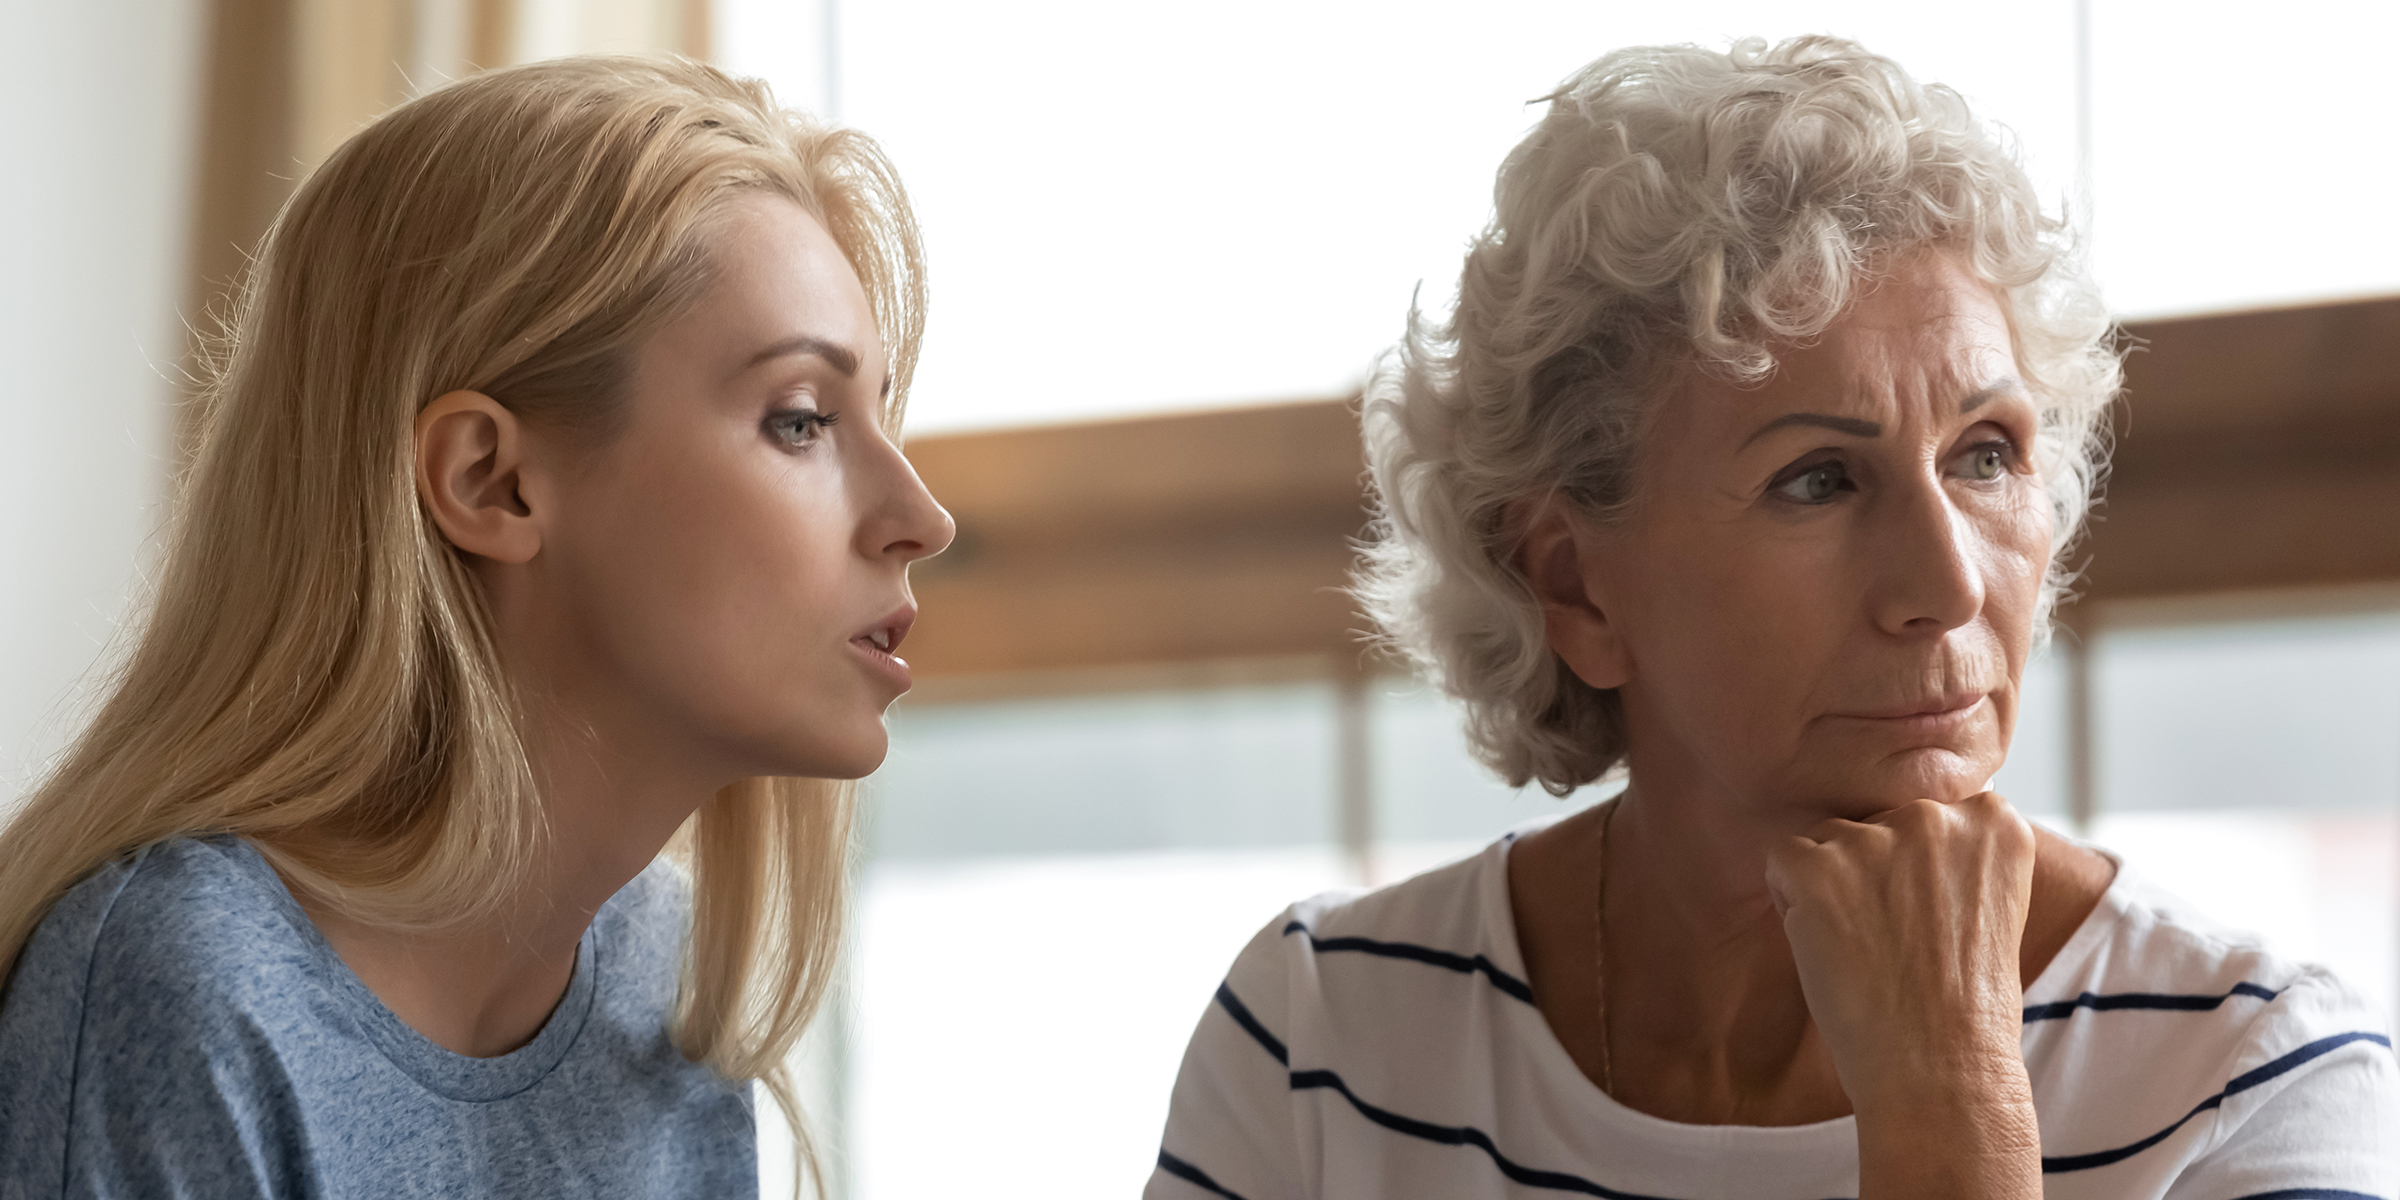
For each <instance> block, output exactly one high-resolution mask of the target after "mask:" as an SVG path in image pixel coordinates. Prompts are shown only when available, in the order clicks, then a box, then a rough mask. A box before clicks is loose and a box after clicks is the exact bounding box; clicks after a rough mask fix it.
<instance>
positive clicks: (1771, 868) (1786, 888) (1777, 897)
mask: <svg viewBox="0 0 2400 1200" xmlns="http://www.w3.org/2000/svg"><path fill="white" fill-rule="evenodd" d="M1816 848H1817V844H1816V843H1815V842H1812V841H1809V840H1808V839H1807V838H1797V837H1796V838H1793V839H1792V840H1791V843H1790V844H1788V845H1785V846H1783V847H1780V848H1778V849H1775V850H1770V851H1768V852H1767V902H1768V903H1770V904H1773V905H1774V906H1775V915H1776V916H1778V917H1782V916H1789V915H1790V914H1791V911H1792V891H1793V888H1792V883H1793V879H1792V873H1793V871H1794V869H1795V868H1796V867H1798V865H1799V864H1798V863H1797V862H1796V861H1795V860H1796V858H1797V857H1798V856H1799V855H1801V854H1805V853H1807V852H1808V851H1810V850H1814V849H1816Z"/></svg>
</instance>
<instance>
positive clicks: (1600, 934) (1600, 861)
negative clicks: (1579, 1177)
mask: <svg viewBox="0 0 2400 1200" xmlns="http://www.w3.org/2000/svg"><path fill="white" fill-rule="evenodd" d="M1623 799H1624V797H1623V796H1622V795H1618V796H1612V797H1610V798H1609V800H1608V810H1607V811H1605V812H1603V813H1601V814H1600V838H1599V847H1598V848H1597V849H1596V850H1595V851H1594V852H1593V854H1592V861H1593V864H1594V865H1593V869H1592V876H1593V881H1592V984H1593V987H1594V991H1593V996H1594V999H1593V1003H1592V1011H1593V1014H1594V1015H1595V1016H1597V1017H1598V1018H1599V1021H1600V1094H1602V1095H1604V1096H1607V1097H1609V1098H1611V1099H1614V1098H1615V1097H1616V1094H1617V1080H1616V1071H1615V1069H1614V1067H1613V1066H1612V1065H1611V1064H1610V1062H1609V1060H1608V823H1609V822H1610V821H1611V820H1614V819H1615V818H1616V815H1617V803H1618V802H1619V801H1620V800H1623Z"/></svg>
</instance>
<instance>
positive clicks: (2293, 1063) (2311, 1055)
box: [2042, 1032, 2392, 1175]
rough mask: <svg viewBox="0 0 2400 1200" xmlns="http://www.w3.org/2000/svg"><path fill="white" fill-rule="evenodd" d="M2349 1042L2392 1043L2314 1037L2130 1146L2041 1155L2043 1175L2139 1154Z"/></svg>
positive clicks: (2371, 1037)
mask: <svg viewBox="0 0 2400 1200" xmlns="http://www.w3.org/2000/svg"><path fill="white" fill-rule="evenodd" d="M2352 1042H2372V1043H2374V1044H2376V1045H2378V1046H2381V1047H2383V1048H2384V1049H2386V1050H2389V1049H2391V1047H2392V1039H2390V1038H2387V1037H2385V1036H2383V1035H2382V1034H2380V1033H2363V1032H2362V1033H2337V1034H2335V1035H2333V1036H2332V1037H2326V1038H2318V1039H2317V1040H2316V1041H2313V1042H2310V1043H2309V1044H2307V1045H2305V1046H2302V1047H2300V1048H2299V1049H2297V1050H2294V1051H2292V1052H2291V1053H2289V1054H2286V1055H2284V1056H2283V1057H2282V1058H2278V1059H2276V1060H2275V1061H2273V1062H2270V1063H2268V1064H2266V1065H2265V1066H2262V1067H2257V1068H2254V1069H2252V1070H2248V1071H2244V1072H2242V1073H2241V1074H2240V1075H2237V1076H2234V1078H2233V1081H2232V1082H2230V1083H2227V1084H2226V1085H2225V1090H2224V1091H2221V1092H2218V1093H2217V1094H2216V1095H2214V1096H2210V1097H2209V1098H2208V1099H2206V1100H2203V1101H2201V1102H2200V1103H2199V1104H2197V1105H2194V1106H2193V1108H2192V1111H2190V1112H2188V1113H2185V1114H2183V1116H2181V1117H2179V1118H2177V1119H2176V1121H2175V1123H2174V1124H2172V1125H2169V1126H2167V1127H2166V1128H2165V1129H2161V1130H2159V1131H2158V1132H2157V1133H2154V1134H2151V1135H2150V1136H2149V1137H2146V1138H2143V1139H2142V1140H2140V1141H2138V1142H2135V1143H2133V1144H2132V1145H2130V1146H2119V1147H2117V1148H2116V1149H2114V1150H2099V1151H2095V1152H2093V1153H2090V1154H2068V1155H2061V1156H2059V1157H2056V1158H2051V1157H2047V1156H2045V1157H2044V1158H2043V1159H2042V1173H2043V1174H2045V1175H2057V1174H2060V1173H2062V1172H2066V1171H2088V1170H2091V1169H2092V1168H2093V1167H2105V1166H2107V1165H2109V1164H2110V1163H2117V1162H2123V1161H2125V1160H2126V1159H2129V1158H2132V1157H2133V1156H2134V1155H2136V1154H2140V1153H2141V1152H2142V1151H2144V1150H2147V1149H2149V1148H2150V1147H2152V1146H2155V1145H2157V1144H2159V1143H2160V1142H2163V1141H2165V1140H2167V1138H2168V1137H2170V1136H2172V1135H2173V1134H2174V1132H2175V1131H2176V1130H2178V1129H2181V1128H2183V1124H2184V1122H2186V1121H2189V1120H2191V1119H2192V1118H2193V1117H2196V1116H2199V1115H2200V1114H2201V1113H2204V1112H2207V1111H2208V1110H2210V1109H2212V1108H2215V1107H2216V1106H2218V1105H2220V1104H2223V1103H2225V1098H2226V1097H2228V1096H2238V1095H2240V1094H2242V1093H2243V1092H2246V1091H2249V1090H2250V1089H2251V1088H2254V1087H2257V1086H2258V1085H2260V1084H2262V1083H2265V1082H2266V1081H2268V1080H2270V1079H2273V1078H2275V1077H2276V1076H2278V1075H2281V1074H2283V1073H2285V1072H2286V1071H2290V1070H2292V1069H2293V1068H2295V1067H2299V1066H2301V1065H2303V1064H2305V1063H2308V1062H2310V1061H2312V1060H2315V1059H2317V1058H2320V1057H2323V1056H2324V1055H2327V1054H2331V1053H2333V1052H2334V1051H2336V1050H2339V1049H2341V1048H2342V1047H2344V1046H2347V1045H2349V1044H2350V1043H2352Z"/></svg>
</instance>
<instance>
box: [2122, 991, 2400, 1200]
mask: <svg viewBox="0 0 2400 1200" xmlns="http://www.w3.org/2000/svg"><path fill="white" fill-rule="evenodd" d="M2228 1079H2229V1082H2228V1083H2227V1085H2226V1088H2225V1092H2224V1094H2223V1097H2222V1099H2221V1100H2220V1101H2219V1102H2218V1122H2217V1136H2216V1137H2215V1139H2214V1140H2213V1144H2212V1145H2211V1146H2210V1147H2209V1148H2208V1150H2207V1151H2205V1152H2204V1153H2202V1154H2201V1155H2200V1156H2199V1157H2198V1158H2197V1159H2195V1160H2194V1161H2193V1162H2192V1163H2191V1164H2190V1165H2189V1166H2187V1167H2186V1168H2185V1169H2184V1171H2183V1172H2182V1173H2181V1174H2180V1175H2178V1176H2177V1177H2176V1180H2175V1183H2174V1186H2173V1187H2171V1188H2170V1189H2169V1190H2168V1192H2167V1196H2168V1198H2169V1200H2248V1198H2253V1197H2267V1196H2277V1197H2294V1196H2313V1197H2325V1198H2328V1200H2350V1198H2353V1197H2359V1198H2364V1197H2376V1198H2378V1200H2380V1198H2383V1197H2390V1196H2393V1195H2396V1194H2400V1067H2396V1065H2395V1063H2394V1060H2393V1057H2392V1045H2391V1040H2390V1037H2389V1034H2388V1032H2387V1031H2386V1029H2385V1027H2384V1022H2383V1020H2382V1018H2381V1017H2380V1015H2379V1014H2378V1013H2377V1012H2376V1011H2375V1009H2374V1006H2373V1005H2372V1004H2371V1003H2370V1002H2368V1001H2366V1000H2365V999H2364V998H2363V997H2361V996H2359V995H2358V994H2357V993H2356V992H2353V991H2352V990H2350V989H2349V988H2347V987H2345V986H2344V985H2343V984H2341V983H2340V982H2339V981H2338V980H2336V979H2334V978H2333V977H2332V976H2331V975H2330V974H2327V973H2325V972H2323V971H2321V970H2315V971H2312V972H2311V973H2310V974H2308V975H2305V976H2303V977H2302V978H2301V979H2300V980H2299V981H2298V982H2296V983H2294V984H2293V985H2291V986H2290V987H2289V988H2288V989H2286V990H2285V991H2284V992H2283V993H2282V994H2281V995H2280V996H2278V997H2277V998H2276V1002H2275V1003H2274V1004H2272V1005H2269V1006H2268V1008H2267V1010H2266V1011H2265V1012H2264V1013H2262V1014H2261V1017H2260V1019H2259V1021H2258V1022H2257V1023H2256V1024H2255V1025H2254V1026H2253V1035H2252V1036H2251V1037H2249V1038H2247V1039H2245V1045H2244V1047H2243V1049H2242V1051H2241V1053H2240V1055H2239V1057H2238V1058H2237V1060H2236V1061H2235V1063H2234V1064H2233V1068H2232V1070H2231V1071H2229V1072H2228Z"/></svg>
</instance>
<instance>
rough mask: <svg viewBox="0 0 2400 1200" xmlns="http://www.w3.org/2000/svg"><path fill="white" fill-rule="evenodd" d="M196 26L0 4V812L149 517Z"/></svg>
mask: <svg viewBox="0 0 2400 1200" xmlns="http://www.w3.org/2000/svg"><path fill="white" fill-rule="evenodd" d="M201 17H202V6H201V5H200V4H199V3H198V0H74V2H73V3H49V2H44V0H5V4H4V5H0V31H4V32H0V37H5V44H6V45H7V46H8V48H9V68H8V70H7V71H5V72H0V114H6V115H5V119H4V120H0V809H4V808H5V807H7V806H8V805H9V804H10V803H11V802H12V801H13V800H14V798H15V797H16V796H17V795H18V794H19V793H20V791H21V790H22V789H23V787H24V786H25V784H26V783H27V782H28V781H29V777H30V776H31V775H32V774H33V773H34V772H35V771H36V770H38V768H39V767H40V765H41V764H42V762H43V761H44V760H45V759H46V758H47V757H48V756H49V755H51V754H53V753H55V752H56V750H57V749H58V748H59V747H60V746H61V745H62V744H63V742H64V741H65V739H66V737H67V736H68V735H69V734H71V733H72V732H73V725H74V715H75V708H76V705H75V704H74V699H75V697H74V693H75V691H76V686H75V685H76V683H77V681H78V680H79V679H81V678H83V677H84V676H85V675H86V674H87V673H88V672H89V671H90V670H91V668H92V667H93V665H94V663H95V661H96V660H97V659H98V657H99V655H100V653H101V651H102V649H103V648H104V646H105V645H106V644H107V642H108V641H109V639H110V636H111V634H112V632H113V631H114V629H115V628H116V626H117V623H118V622H119V621H120V620H121V619H122V618H123V617H124V616H125V614H126V612H127V606H126V600H127V598H128V596H129V595H130V594H131V592H132V590H133V587H134V585H135V581H136V573H137V571H138V569H139V564H141V563H142V562H143V561H144V560H145V557H146V553H147V550H146V547H147V544H148V542H149V540H150V535H151V532H152V530H153V528H154V527H155V524H156V520H157V516H158V506H159V499H160V496H161V494H162V491H163V489H164V484H165V480H166V475H167V471H168V469H169V465H170V464H169V459H170V457H171V440H170V433H169V430H170V428H171V421H172V408H171V405H172V402H173V398H174V396H175V394H176V389H175V388H174V387H173V385H172V384H171V383H170V382H169V380H168V376H169V375H170V373H171V372H172V371H173V370H174V366H175V362H176V359H177V356H178V354H179V351H180V348H181V346H182V330H181V326H180V325H179V323H178V317H177V315H176V311H175V310H176V307H177V305H178V303H179V301H180V299H181V297H182V294H183V287H184V278H185V274H186V263H187V261H188V256H187V252H186V250H187V238H188V232H187V231H188V226H189V221H190V218H189V213H190V210H191V202H190V194H191V189H190V187H189V179H190V175H191V164H192V157H193V155H192V149H193V145H194V138H195V133H196V129H197V116H198V113H197V110H198V107H199V106H198V103H197V97H198V92H197V87H196V81H197V78H198V66H199V55H200V47H201V44H202V39H203V35H204V32H205V31H204V29H203V21H202V20H201Z"/></svg>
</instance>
